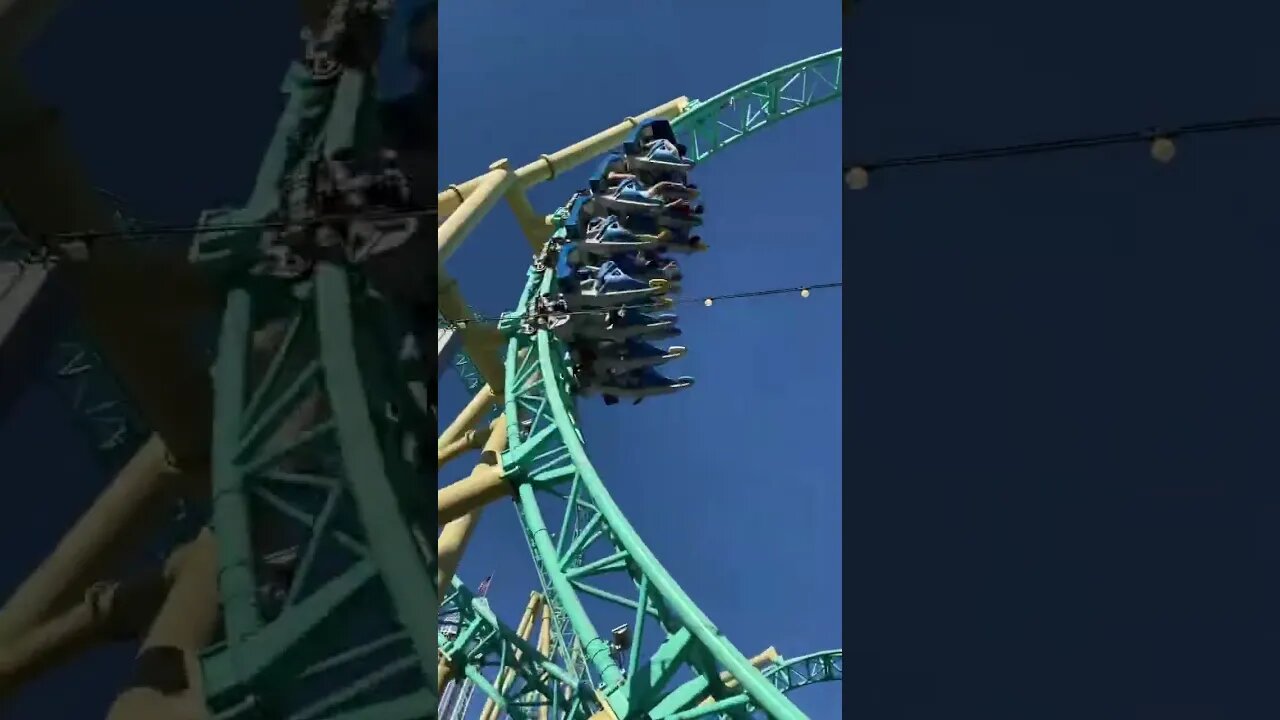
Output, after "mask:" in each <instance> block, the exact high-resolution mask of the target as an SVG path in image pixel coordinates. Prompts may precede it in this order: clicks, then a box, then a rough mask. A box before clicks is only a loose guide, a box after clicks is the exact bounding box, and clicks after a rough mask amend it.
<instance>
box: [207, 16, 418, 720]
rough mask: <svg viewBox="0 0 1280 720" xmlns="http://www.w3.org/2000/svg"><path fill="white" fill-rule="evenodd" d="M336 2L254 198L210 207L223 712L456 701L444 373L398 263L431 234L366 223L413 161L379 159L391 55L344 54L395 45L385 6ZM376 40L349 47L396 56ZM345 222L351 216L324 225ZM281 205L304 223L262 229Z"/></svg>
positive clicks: (345, 709)
mask: <svg viewBox="0 0 1280 720" xmlns="http://www.w3.org/2000/svg"><path fill="white" fill-rule="evenodd" d="M334 8H336V9H335V11H334V12H333V13H332V14H331V16H330V23H329V28H328V29H327V30H326V31H325V32H323V33H319V34H318V35H317V38H316V44H313V45H312V48H311V49H312V53H311V55H310V57H309V63H308V65H303V64H297V65H294V66H293V67H292V68H291V69H290V71H289V73H288V75H287V77H286V80H285V83H284V91H285V92H286V93H287V94H288V96H289V97H288V102H287V106H286V109H285V112H284V114H283V116H282V119H281V121H280V123H279V125H278V126H277V131H276V135H275V137H274V139H273V141H272V143H271V146H270V148H269V150H268V152H267V154H266V157H265V158H264V161H263V163H262V169H261V171H260V173H259V176H258V181H257V184H256V187H255V189H254V192H253V194H252V197H251V199H250V201H249V203H248V204H247V205H246V207H244V208H241V209H237V210H229V211H211V212H208V213H206V214H205V217H204V218H203V219H202V226H203V229H202V231H201V232H200V233H199V234H198V235H197V237H196V240H195V243H194V244H193V248H192V258H193V260H194V261H196V262H198V263H201V264H203V265H206V266H208V267H210V268H212V269H213V270H214V271H215V272H217V273H218V274H219V275H220V276H221V277H222V278H223V279H224V281H225V284H226V286H227V289H228V294H227V300H226V305H225V310H224V312H223V318H222V326H221V334H220V337H219V339H218V353H217V360H216V362H215V371H214V393H215V402H214V416H215V422H214V435H213V460H212V466H213V501H212V519H213V525H214V527H215V528H216V531H217V533H216V540H217V550H218V566H219V593H220V595H221V601H222V615H223V623H222V625H223V632H222V634H223V637H222V639H221V640H220V642H218V643H217V644H216V645H214V646H212V647H210V648H209V650H208V651H207V652H206V653H205V656H204V660H203V665H204V684H205V693H206V696H207V698H208V703H209V706H210V709H211V710H213V711H214V712H215V713H218V717H220V718H232V717H261V716H263V713H265V714H266V715H269V716H271V717H293V718H321V717H338V716H341V717H350V718H364V719H368V720H373V719H375V718H377V719H381V718H388V719H389V718H406V719H409V718H420V717H426V716H428V715H429V714H430V713H431V712H432V711H433V710H434V708H435V707H436V704H437V701H438V694H437V685H436V662H437V638H436V634H435V629H436V628H435V624H436V621H435V617H434V615H433V613H431V612H430V611H428V610H426V608H432V607H434V606H436V605H437V604H438V593H437V590H436V584H435V576H436V566H435V565H436V559H435V548H434V543H432V542H431V540H432V538H433V533H434V532H435V529H434V527H433V522H434V515H435V511H434V508H433V507H432V506H431V504H430V503H431V499H430V496H429V489H428V487H427V483H426V471H425V467H424V465H423V462H422V458H423V453H422V449H423V448H424V447H425V440H426V435H427V430H426V428H427V421H428V414H429V411H428V408H427V392H426V389H427V387H428V384H429V383H430V382H431V381H432V378H431V377H430V374H429V371H428V369H427V368H426V363H425V357H424V355H425V353H424V352H423V349H424V346H425V342H426V339H425V338H423V337H421V334H420V333H418V332H417V330H418V328H416V327H415V326H414V324H413V322H412V318H411V317H410V316H411V308H410V307H408V306H406V304H405V302H404V301H403V299H401V298H400V297H398V294H397V291H396V290H395V287H393V286H394V285H395V277H394V272H390V273H389V272H388V265H395V263H396V253H397V252H400V251H402V250H404V249H406V248H412V247H413V246H414V244H415V243H419V242H422V241H423V238H422V237H421V235H422V233H420V232H419V231H418V230H419V227H418V225H417V222H416V220H413V221H409V219H408V218H405V217H400V218H399V219H400V220H405V222H397V223H391V225H390V226H389V225H387V224H386V223H385V222H381V221H379V222H366V221H364V220H362V219H361V218H360V214H361V213H366V214H374V215H378V214H381V215H380V217H384V218H385V217H392V216H394V214H395V213H396V212H399V211H405V210H410V209H412V208H411V207H410V206H409V205H407V204H406V203H407V202H408V201H407V199H406V197H405V195H404V194H403V193H401V194H397V193H396V192H395V191H396V190H399V189H403V187H402V186H400V185H396V184H395V183H393V182H391V180H393V179H394V178H395V175H394V173H393V172H392V170H390V169H384V170H381V171H379V172H380V173H381V174H375V175H371V174H370V173H371V172H372V171H370V170H368V169H367V168H369V167H372V166H373V165H376V164H378V163H379V162H381V161H382V160H383V159H385V157H386V153H385V152H384V148H383V147H382V145H381V141H380V138H379V134H378V131H377V124H376V122H374V121H373V118H374V110H375V109H376V107H377V100H376V95H375V92H374V90H375V88H374V83H373V81H372V77H371V74H370V72H369V68H368V67H367V66H348V65H345V64H343V62H341V61H339V56H338V55H335V54H333V53H332V50H333V48H337V47H340V46H344V45H343V43H344V42H357V43H361V42H363V43H368V42H373V40H371V38H376V37H377V33H376V32H368V28H367V27H366V26H367V25H368V24H369V23H373V22H376V21H377V20H378V19H379V18H378V15H379V13H380V12H382V11H384V10H385V9H383V8H380V7H379V6H378V5H376V4H363V5H357V4H355V3H353V4H351V5H349V6H348V5H347V4H346V3H337V4H335V5H334ZM339 10H341V11H343V12H346V13H348V14H347V15H346V16H343V15H342V13H341V12H339ZM335 28H336V29H335ZM344 28H348V29H349V28H354V29H356V30H360V31H361V33H360V34H359V35H357V36H354V37H351V36H347V37H343V36H342V33H343V32H346V30H344ZM326 43H327V45H326ZM364 49H365V51H366V52H351V51H350V50H351V49H350V47H347V50H348V52H345V53H343V54H342V55H341V57H347V56H351V57H364V58H370V57H376V56H377V53H376V52H374V51H372V49H371V48H369V47H366V48H364ZM362 168H364V169H362ZM388 183H390V186H389V187H390V188H391V189H390V190H387V189H386V188H385V187H384V186H386V185H387V184H388ZM374 188H383V190H382V195H383V196H386V197H389V198H391V199H384V200H374V199H372V198H373V189H374ZM352 193H356V194H358V195H360V196H361V197H363V198H365V199H364V200H360V201H359V202H358V203H357V201H354V200H350V199H349V198H350V197H351V196H352ZM388 193H390V195H388ZM366 196H367V197H366ZM335 203H336V204H337V206H339V207H336V209H335V207H332V206H333V205H334V204H335ZM353 203H354V204H353ZM357 205H358V206H357ZM332 214H336V215H337V216H338V217H339V218H341V217H342V216H347V217H350V219H349V220H345V221H344V220H338V221H336V222H332V223H331V222H318V221H317V220H316V219H317V218H321V217H325V216H327V215H332ZM397 217H398V216H397ZM268 219H284V220H286V221H287V222H286V223H285V227H284V228H283V229H282V230H279V231H278V232H276V231H273V232H269V233H268V232H264V231H262V230H253V229H249V230H246V229H244V228H245V227H246V226H250V227H251V226H252V225H253V223H260V222H262V221H264V220H268ZM227 228H233V229H227ZM406 238H407V239H406ZM393 239H398V240H399V244H397V243H395V242H389V241H390V240H393ZM387 258H390V259H391V262H390V263H388V262H386V261H385V260H386V259H387ZM401 262H402V261H401ZM393 270H394V269H393ZM423 272H424V273H425V272H426V270H425V269H423ZM388 275H391V277H388ZM389 288H390V289H389Z"/></svg>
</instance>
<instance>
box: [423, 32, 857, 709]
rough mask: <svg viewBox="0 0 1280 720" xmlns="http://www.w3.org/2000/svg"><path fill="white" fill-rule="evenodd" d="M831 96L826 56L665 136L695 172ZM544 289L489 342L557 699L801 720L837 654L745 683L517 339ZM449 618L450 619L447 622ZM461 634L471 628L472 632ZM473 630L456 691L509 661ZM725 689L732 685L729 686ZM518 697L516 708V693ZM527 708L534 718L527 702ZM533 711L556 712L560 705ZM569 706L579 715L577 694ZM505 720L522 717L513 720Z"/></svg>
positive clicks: (566, 393) (767, 78) (762, 81)
mask: <svg viewBox="0 0 1280 720" xmlns="http://www.w3.org/2000/svg"><path fill="white" fill-rule="evenodd" d="M842 87H843V77H842V73H841V50H839V49H837V50H833V51H831V52H828V53H824V54H822V55H817V56H814V57H812V58H808V59H806V60H802V61H799V62H796V63H792V64H791V65H788V66H786V67H782V68H779V69H777V70H774V71H773V72H771V73H768V74H766V75H763V76H760V77H758V78H755V79H752V80H749V81H747V82H745V83H742V84H741V85H738V86H736V87H734V88H731V89H729V90H727V91H725V92H723V93H720V94H719V95H716V96H715V97H713V98H711V99H710V100H707V101H705V102H694V103H691V104H690V105H689V107H688V108H687V109H686V110H685V112H684V113H682V114H681V115H680V116H679V117H677V118H676V119H675V120H673V121H672V124H673V126H674V127H675V128H676V130H677V133H678V134H680V136H681V139H682V140H683V141H684V142H685V144H686V145H687V146H688V147H689V152H690V155H691V156H692V157H693V158H694V159H696V160H704V159H705V158H707V157H709V156H711V155H713V154H714V153H716V152H718V151H719V150H721V149H723V148H725V147H727V146H729V145H731V144H735V143H737V142H739V141H741V140H742V139H743V138H744V137H746V136H748V135H751V134H753V133H757V132H759V131H760V130H763V129H764V128H766V127H770V126H772V125H775V124H777V123H778V122H779V121H781V120H783V119H786V118H789V117H791V116H794V115H796V114H797V113H799V112H802V111H803V110H806V109H808V108H810V107H815V106H817V105H820V104H822V103H825V102H828V101H831V100H834V99H836V98H838V97H840V94H841V90H842ZM553 278H554V273H553V272H552V271H544V272H542V271H538V270H537V269H531V270H530V277H529V281H528V283H527V284H526V287H525V290H524V293H523V295H522V297H521V301H520V305H519V307H518V309H517V310H516V311H515V312H513V313H509V314H507V315H506V316H504V320H503V321H502V322H501V323H500V329H502V330H503V331H504V332H505V333H506V335H507V336H508V338H509V341H508V350H507V357H506V363H505V367H506V373H507V376H506V378H505V386H506V388H507V399H506V406H505V408H503V409H504V410H505V412H506V419H507V423H508V424H507V434H508V446H509V449H508V450H507V452H506V453H504V455H503V458H502V466H503V470H504V473H505V474H506V476H507V478H508V479H509V481H510V482H511V483H512V485H513V486H514V487H515V489H516V507H517V510H518V515H519V517H520V521H521V523H522V525H523V527H524V530H525V536H526V540H527V542H528V544H529V548H530V552H531V554H532V557H533V560H534V565H535V568H536V569H537V572H538V575H539V578H540V580H541V584H542V589H543V592H544V597H545V599H546V602H547V604H548V606H549V608H550V609H551V618H552V627H553V633H554V639H553V646H554V648H555V651H556V653H557V654H559V656H560V660H561V662H562V664H563V665H562V668H563V669H560V667H557V670H560V673H564V674H567V677H565V676H563V675H560V674H557V677H558V678H562V679H561V682H563V683H564V684H565V686H566V687H595V688H598V690H599V692H600V694H601V696H602V699H604V700H605V702H607V704H608V706H609V709H610V710H611V711H612V712H613V713H614V714H615V715H616V716H617V717H619V718H633V717H649V718H654V719H655V720H657V719H663V718H665V719H667V720H677V719H678V718H696V717H731V718H744V717H751V716H753V715H758V714H760V713H763V714H764V715H766V716H768V717H771V718H803V717H804V714H803V713H802V712H801V711H800V710H799V709H798V708H796V707H795V705H793V704H792V703H791V702H790V701H789V700H788V699H787V698H786V697H785V696H784V695H785V693H786V692H789V691H791V690H794V689H797V688H799V687H803V686H806V685H809V684H813V683H815V682H822V681H828V680H835V681H838V680H839V679H840V678H841V676H842V670H841V655H840V652H839V651H834V652H828V653H818V654H815V655H809V656H805V657H803V658H798V659H796V660H792V661H787V662H783V663H780V664H775V665H773V666H770V667H767V668H765V670H764V671H763V672H761V671H759V670H756V669H755V668H753V667H752V666H751V664H750V662H749V661H748V660H747V658H746V657H745V656H744V655H743V654H742V653H741V652H740V651H738V649H737V648H735V647H734V646H733V645H732V644H731V643H730V642H729V641H728V640H727V639H725V638H724V637H723V636H722V635H720V633H719V631H718V630H717V629H716V627H715V626H714V625H713V624H712V622H711V621H710V620H709V619H708V618H707V617H706V616H705V615H704V614H703V613H702V612H701V610H700V609H699V608H698V607H697V605H696V604H695V603H694V602H693V601H692V600H691V599H690V598H689V597H688V596H687V595H686V594H685V593H684V591H683V590H681V588H680V587H679V585H678V584H677V583H676V582H675V580H674V579H673V578H672V577H671V576H670V575H669V574H668V573H667V572H666V570H665V569H664V568H663V567H662V566H661V565H660V564H659V563H658V561H657V559H656V558H655V557H654V556H653V554H652V553H651V552H650V551H649V549H648V548H647V547H646V546H645V545H644V543H643V542H642V541H641V540H640V538H639V536H638V535H637V534H636V532H635V529H634V528H632V527H631V525H630V524H629V523H628V522H627V520H626V518H625V517H624V516H623V514H622V512H621V511H620V510H619V509H618V507H617V506H616V505H615V504H614V502H613V500H612V498H611V497H610V496H609V494H608V492H607V491H606V490H605V487H604V484H603V483H602V481H601V480H600V478H599V476H598V475H597V474H596V472H595V469H594V468H593V467H592V465H591V462H590V460H589V458H588V456H587V453H586V449H585V447H584V446H583V440H582V433H581V431H580V430H579V428H578V425H577V418H576V415H575V406H574V398H573V397H572V395H571V394H570V392H571V390H570V389H571V385H572V380H571V377H570V373H569V371H568V368H567V367H566V366H565V365H564V358H565V357H566V348H565V347H564V345H563V344H562V343H561V342H560V341H559V340H558V339H556V338H555V337H554V336H553V335H551V334H550V333H548V332H545V331H540V332H538V333H537V334H536V335H532V336H531V335H528V334H524V333H521V332H519V331H518V329H519V325H520V318H521V317H522V316H523V315H524V314H525V311H526V308H527V307H528V305H529V303H531V302H532V300H533V298H535V297H536V296H538V295H540V294H547V293H548V292H549V291H550V288H551V283H552V282H553ZM454 365H455V368H456V369H457V370H458V373H459V376H460V377H461V378H462V380H463V382H464V384H465V385H466V387H467V390H468V392H470V393H474V392H476V391H478V390H479V389H480V388H481V387H482V386H483V379H482V378H481V377H480V374H479V372H477V371H476V369H475V367H474V366H473V364H472V361H471V359H470V358H469V357H468V356H467V355H466V353H465V352H459V353H458V354H457V356H456V357H455V360H454ZM455 585H456V587H457V588H459V590H457V591H456V592H457V593H458V594H459V595H460V596H467V595H468V593H466V592H465V590H462V589H461V584H460V583H455ZM450 607H451V610H450V612H453V611H456V610H457V608H454V607H453V606H450ZM618 613H622V615H619V614H618ZM479 615H480V613H476V616H477V617H479ZM609 616H612V617H614V618H619V617H626V619H627V620H629V621H630V628H631V632H632V634H633V639H632V640H631V642H630V646H629V648H628V650H627V652H626V654H625V657H622V656H620V655H619V656H615V654H616V652H617V648H615V647H614V646H612V645H611V643H610V641H609V640H607V639H606V638H605V637H604V636H603V635H602V634H601V630H602V629H603V628H604V627H606V626H604V625H602V624H601V622H600V621H601V620H603V619H605V618H606V617H609ZM473 622H474V623H475V625H476V627H480V626H481V624H482V623H481V621H480V620H475V621H473ZM484 622H486V623H488V625H485V627H486V628H488V630H487V633H488V634H487V635H486V637H487V638H490V640H489V642H490V643H491V644H490V645H486V646H484V647H485V651H484V653H482V654H479V655H475V656H474V657H475V659H474V660H473V659H472V657H473V656H472V655H469V654H468V653H467V652H466V651H464V650H463V649H462V648H461V642H460V641H455V642H454V643H453V644H454V645H455V646H458V649H457V650H454V651H453V652H452V654H451V655H449V656H448V659H449V660H450V662H452V663H454V664H455V666H458V667H464V666H462V665H457V663H466V665H465V667H466V670H465V672H466V673H467V676H468V677H473V678H474V677H480V675H479V660H480V658H482V657H483V658H492V657H505V656H504V655H503V653H504V652H506V653H508V656H509V654H510V653H511V652H512V651H511V650H510V649H505V650H504V649H503V646H501V643H502V642H509V641H508V640H506V638H509V637H512V636H514V634H513V633H511V631H510V629H509V628H506V629H503V630H499V629H498V628H499V627H501V626H500V625H498V624H497V621H496V620H492V619H487V620H485V621H484ZM615 622H616V620H615ZM516 639H517V640H518V638H516ZM522 677H523V676H522ZM726 678H732V682H733V685H732V686H730V685H729V684H728V683H726V682H725V679H726ZM544 679H545V678H544ZM477 685H478V686H479V687H480V688H481V690H482V691H483V692H485V694H487V695H490V697H494V698H495V699H496V700H497V701H498V702H499V704H500V705H502V706H503V707H509V708H514V706H512V705H510V703H511V701H512V699H514V698H516V697H521V695H520V693H519V692H512V693H507V694H505V695H500V694H498V693H497V691H496V690H495V689H494V688H493V687H492V686H491V685H489V684H487V683H485V684H483V685H482V684H480V683H477ZM522 687H525V688H526V689H525V690H524V691H523V692H524V693H525V695H524V697H526V698H527V697H528V696H529V695H530V693H528V691H527V686H525V685H522ZM532 695H533V697H534V698H535V704H536V698H537V697H538V696H539V694H538V693H536V692H535V693H532ZM541 697H543V698H544V701H547V702H553V701H556V702H558V701H560V700H563V699H564V698H565V697H568V695H562V694H555V696H554V698H552V696H551V695H542V696H541ZM576 697H577V698H581V699H582V703H583V705H585V706H590V705H591V699H590V698H589V697H587V696H585V695H584V694H579V695H578V696H576ZM580 707H581V706H579V705H574V706H572V707H571V708H568V707H563V706H558V707H557V708H556V709H557V710H559V712H560V714H558V715H556V717H578V715H577V714H576V713H577V712H578V710H579V708H580ZM508 712H509V713H510V714H511V715H512V717H522V714H521V711H520V710H519V709H516V711H515V712H512V710H511V709H509V710H508Z"/></svg>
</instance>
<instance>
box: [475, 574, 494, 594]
mask: <svg viewBox="0 0 1280 720" xmlns="http://www.w3.org/2000/svg"><path fill="white" fill-rule="evenodd" d="M491 580H493V576H492V575H490V576H489V577H487V578H485V579H484V580H481V581H480V585H478V586H477V587H476V595H479V596H480V597H484V596H485V594H486V593H488V592H489V582H490V581H491Z"/></svg>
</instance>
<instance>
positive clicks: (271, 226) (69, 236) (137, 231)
mask: <svg viewBox="0 0 1280 720" xmlns="http://www.w3.org/2000/svg"><path fill="white" fill-rule="evenodd" d="M435 214H436V210H435V208H431V209H428V210H403V211H400V212H390V213H366V214H354V215H353V214H345V215H317V216H315V217H309V218H303V219H298V220H269V221H261V222H252V223H227V224H213V225H157V226H153V227H142V228H134V229H130V230H108V231H98V230H89V231H81V232H62V233H54V234H52V235H48V236H46V237H48V238H51V239H55V240H67V241H77V240H101V239H107V238H111V239H136V238H143V237H151V236H155V235H192V234H195V233H198V232H213V231H218V230H276V229H282V228H286V227H292V226H295V225H315V224H319V223H324V222H340V221H343V220H373V221H377V220H400V219H403V218H410V217H434V216H435Z"/></svg>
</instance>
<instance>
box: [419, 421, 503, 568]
mask: <svg viewBox="0 0 1280 720" xmlns="http://www.w3.org/2000/svg"><path fill="white" fill-rule="evenodd" d="M503 422H504V421H503V417H502V416H498V419H496V420H494V421H493V424H492V425H490V429H491V431H492V432H491V433H490V435H489V440H488V441H487V442H486V443H485V445H484V452H485V453H486V454H488V453H493V456H494V457H496V456H497V455H499V454H500V453H501V452H502V451H503V450H506V449H507V434H506V432H504V427H503ZM478 467H480V466H477V468H478ZM485 467H487V466H485ZM483 512H484V505H480V506H479V507H476V508H474V509H472V510H470V511H469V512H467V513H466V514H464V515H462V517H459V518H457V519H454V520H451V521H449V522H448V523H446V524H445V525H444V529H443V530H441V531H440V538H439V539H438V540H437V541H436V568H437V569H436V587H439V588H448V587H450V585H451V584H452V583H453V576H454V574H455V573H457V572H458V564H459V563H461V562H462V554H463V552H464V551H465V550H466V549H467V542H468V541H469V540H470V539H471V534H472V533H473V532H475V528H476V524H477V523H479V522H480V515H481V514H482V513H483Z"/></svg>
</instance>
